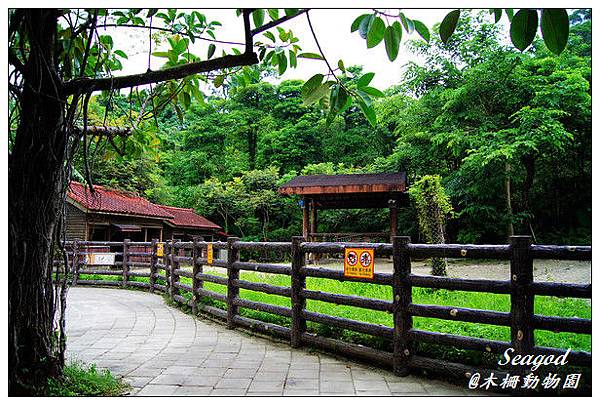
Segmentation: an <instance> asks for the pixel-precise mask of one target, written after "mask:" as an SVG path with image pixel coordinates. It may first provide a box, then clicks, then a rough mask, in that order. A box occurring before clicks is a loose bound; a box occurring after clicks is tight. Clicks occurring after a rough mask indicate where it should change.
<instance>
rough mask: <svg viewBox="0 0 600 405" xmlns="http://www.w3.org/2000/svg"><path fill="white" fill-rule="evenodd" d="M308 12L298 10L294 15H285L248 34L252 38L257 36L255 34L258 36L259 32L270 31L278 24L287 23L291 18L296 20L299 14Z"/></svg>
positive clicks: (306, 10) (306, 9)
mask: <svg viewBox="0 0 600 405" xmlns="http://www.w3.org/2000/svg"><path fill="white" fill-rule="evenodd" d="M308 10H309V9H308V8H305V9H304V10H300V11H298V13H297V14H294V15H286V16H285V17H281V18H278V19H277V20H275V21H271V22H270V23H268V24H265V25H262V26H260V27H258V28H254V29H253V30H251V31H250V34H251V35H252V36H255V35H257V34H260V33H261V32H264V31H267V30H270V29H271V28H273V27H276V26H277V25H279V24H282V23H284V22H286V21H288V20H291V19H292V18H296V17H298V16H299V15H301V14H304V13H306V12H308Z"/></svg>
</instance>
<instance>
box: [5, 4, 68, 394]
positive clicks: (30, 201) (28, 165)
mask: <svg viewBox="0 0 600 405" xmlns="http://www.w3.org/2000/svg"><path fill="white" fill-rule="evenodd" d="M25 14H26V17H25V21H26V23H25V24H26V30H25V31H26V32H25V33H23V35H25V34H26V35H28V36H29V39H30V44H31V49H30V54H29V59H28V61H27V62H26V64H25V69H24V72H23V73H24V86H23V93H22V99H21V100H20V104H21V106H22V109H21V119H20V122H19V126H18V128H17V136H16V139H15V143H14V145H13V149H12V151H11V154H10V158H9V169H8V187H9V191H8V193H9V203H8V231H9V247H8V255H9V268H8V274H9V277H8V282H9V286H8V291H9V302H8V335H9V336H8V338H9V340H8V348H9V373H8V374H9V377H8V382H9V394H10V395H33V394H42V393H44V390H45V388H46V385H47V380H48V377H49V376H52V375H56V374H57V373H60V371H61V369H62V366H63V364H62V357H61V356H58V357H57V356H56V354H55V352H54V344H53V343H54V341H55V338H54V335H53V313H54V310H55V308H54V307H53V305H54V300H53V295H54V292H53V287H52V280H51V265H52V251H53V236H54V233H55V228H56V226H57V220H58V219H59V218H60V216H59V212H60V210H61V202H62V199H61V195H62V194H63V193H64V190H63V188H64V187H63V185H64V180H65V179H64V164H65V163H64V160H65V153H66V146H67V130H66V128H65V125H64V105H65V103H66V100H64V98H63V97H62V95H61V82H60V78H59V76H58V74H57V72H56V68H55V60H54V49H55V35H56V28H57V26H56V24H57V10H48V9H34V10H27V11H26V13H25Z"/></svg>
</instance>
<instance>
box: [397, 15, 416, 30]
mask: <svg viewBox="0 0 600 405" xmlns="http://www.w3.org/2000/svg"><path fill="white" fill-rule="evenodd" d="M400 21H402V25H403V26H404V29H405V30H406V32H407V33H409V34H412V33H413V31H414V30H415V24H414V22H413V20H411V19H410V18H408V17H406V16H405V15H404V13H400Z"/></svg>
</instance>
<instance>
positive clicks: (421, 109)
mask: <svg viewBox="0 0 600 405" xmlns="http://www.w3.org/2000/svg"><path fill="white" fill-rule="evenodd" d="M585 27H587V31H586V28H585ZM589 28H590V27H589V21H588V20H585V19H584V20H583V21H581V22H579V23H578V24H576V25H574V26H573V27H572V29H571V36H570V39H569V46H568V47H567V48H566V50H565V51H564V52H563V53H562V54H561V55H560V56H559V57H557V56H554V55H552V54H551V53H549V51H548V50H547V49H546V48H544V47H543V46H539V45H538V44H537V42H536V41H534V44H533V47H532V48H534V49H535V50H536V53H533V54H531V53H530V54H527V55H520V54H517V53H515V52H514V51H512V50H510V49H508V48H507V47H506V46H504V45H502V41H501V35H500V31H499V28H498V26H496V25H495V24H493V23H490V22H489V21H488V17H487V15H486V13H465V12H462V13H461V18H460V19H459V20H458V23H457V26H456V28H455V30H454V32H453V34H452V36H451V37H450V39H449V40H448V42H447V43H446V44H444V43H442V42H441V41H440V39H439V37H437V36H435V35H434V36H432V37H431V38H430V41H429V43H428V44H427V43H425V42H423V41H422V40H418V41H410V40H409V42H408V46H409V48H410V50H411V51H412V52H414V53H416V54H419V55H421V57H422V58H423V60H424V63H423V65H416V64H414V63H413V64H409V66H408V68H407V70H406V73H405V76H404V77H405V81H404V82H403V83H400V84H399V85H398V86H395V87H392V88H390V89H388V90H386V92H385V94H384V95H383V97H379V98H378V99H377V100H376V101H375V102H374V103H373V108H374V111H375V112H376V114H377V116H378V119H379V121H378V124H377V126H376V127H375V128H373V127H372V126H371V125H370V123H369V122H368V120H367V119H365V117H364V115H363V114H362V111H361V110H360V108H359V107H358V106H355V105H352V106H350V107H349V108H348V109H346V110H345V111H344V112H342V113H341V114H340V115H339V116H338V117H336V118H334V119H331V117H330V116H329V115H328V114H325V113H323V112H322V111H321V110H320V108H318V107H317V106H314V105H312V106H307V105H305V103H304V102H303V99H302V91H303V89H304V88H305V86H306V84H305V83H304V82H302V81H299V80H292V81H282V82H281V83H279V84H269V83H267V82H264V81H263V82H261V78H264V77H267V76H269V75H271V74H272V73H271V71H270V68H269V67H267V66H264V65H260V66H258V67H254V68H252V69H251V70H245V71H240V72H239V73H237V74H233V75H230V76H229V77H228V81H227V82H226V83H225V84H224V87H226V88H227V92H226V97H223V98H222V97H213V98H211V99H209V100H206V102H205V103H197V102H193V103H192V104H191V106H190V108H189V110H188V111H187V112H186V113H185V114H184V121H183V122H179V121H178V119H177V117H176V116H175V115H173V113H171V112H169V111H168V110H167V111H165V112H164V113H162V114H161V116H160V117H159V119H158V123H159V127H160V130H158V131H156V130H155V134H156V135H155V137H156V138H158V139H160V140H161V143H160V146H158V147H154V146H151V145H152V143H151V142H148V143H147V144H146V146H144V147H143V150H149V151H153V153H154V154H155V157H154V158H153V159H147V158H146V159H141V158H139V157H137V156H139V155H138V154H136V153H135V149H132V152H131V153H129V152H128V153H127V154H126V155H125V156H124V157H122V158H120V157H116V156H113V157H110V155H109V156H108V160H106V161H103V162H100V160H99V159H97V162H96V164H95V166H94V171H96V172H97V174H96V177H95V179H97V180H98V183H100V184H109V185H111V186H118V187H121V188H124V189H126V190H129V191H136V192H138V193H140V194H142V195H146V196H148V197H150V198H151V199H152V200H153V201H156V202H161V203H166V204H174V205H178V206H187V207H194V208H195V209H196V210H197V211H198V212H200V213H201V214H202V215H205V216H207V217H209V218H210V219H211V220H213V221H215V222H217V223H219V224H220V225H222V226H224V227H225V228H226V229H227V231H228V232H230V233H233V234H237V235H240V236H244V237H245V238H248V239H252V238H254V239H278V240H283V239H286V238H287V239H289V237H290V236H292V235H293V234H299V233H300V224H301V215H300V214H301V213H300V209H299V208H298V205H297V200H296V199H294V198H288V197H284V196H280V195H278V194H277V192H276V186H269V187H270V188H269V187H267V188H264V189H260V188H259V189H258V190H250V191H249V190H248V189H247V188H246V186H245V183H244V181H243V180H242V179H243V178H244V176H246V175H247V174H249V173H251V172H252V167H253V168H254V171H255V173H267V172H268V173H270V174H269V176H272V184H275V185H279V184H282V183H284V182H285V181H286V180H289V179H291V178H292V177H293V176H294V175H297V174H304V175H308V174H338V173H339V174H342V173H364V172H394V171H406V172H407V177H408V182H409V185H411V186H412V185H413V184H414V183H415V182H416V181H417V180H418V179H419V178H421V177H422V176H424V175H430V174H437V175H439V176H441V178H442V183H443V184H444V185H445V188H446V192H447V194H448V196H449V198H450V199H451V200H452V205H453V206H454V211H455V215H453V217H452V218H451V219H450V220H449V221H448V223H447V225H446V232H447V237H448V239H449V240H451V241H454V240H456V241H460V242H468V243H477V242H479V243H481V242H486V243H493V242H505V241H506V235H507V231H506V229H507V227H508V226H509V224H511V225H514V226H515V231H516V232H526V233H531V232H532V230H533V232H534V233H535V236H536V237H537V238H538V239H540V240H547V241H548V242H550V243H555V242H557V241H558V240H561V241H567V240H572V241H573V243H574V242H576V241H586V240H589V235H590V233H589V232H590V231H589V230H590V229H591V228H590V226H591V225H590V216H589V215H590V211H589V207H590V206H589V198H590V194H589V188H588V186H587V185H588V184H590V183H589V177H588V176H589V173H591V171H590V170H591V169H590V168H591V166H590V165H591V126H590V117H591V115H590V114H591V96H590V80H591V73H590V72H591V66H590V62H589V57H588V56H586V55H587V52H588V51H587V49H588V48H586V47H585V46H584V45H585V43H586V42H585V38H588V34H587V33H588V32H589ZM438 29H439V27H437V26H435V27H434V28H433V30H434V31H433V32H437V30H438ZM344 69H345V73H344V74H343V75H341V76H340V80H341V82H342V83H343V84H344V86H345V87H346V88H353V89H359V88H360V86H359V85H358V82H360V81H361V80H363V83H366V81H367V80H370V79H371V78H372V74H371V73H363V72H362V69H361V68H360V67H355V66H344ZM363 78H364V79H363ZM414 95H418V97H414ZM102 102H103V101H102V99H101V98H99V99H98V100H97V101H95V98H93V99H92V102H91V103H90V106H94V111H95V109H96V107H95V106H97V105H100V104H102ZM119 103H120V101H119V98H113V104H114V105H118V104H119ZM108 119H109V122H110V120H112V119H118V115H117V114H115V117H114V118H113V115H112V114H109V115H108ZM92 150H93V148H92ZM76 162H79V160H77V161H76ZM125 162H127V163H125ZM77 164H78V165H79V163H77ZM77 167H78V168H79V171H80V172H83V167H82V166H77ZM557 168H560V169H557ZM115 173H116V174H117V175H115ZM528 173H529V174H528ZM251 176H252V175H251ZM111 178H112V179H111ZM236 178H237V179H238V180H235V179H236ZM116 179H118V180H116ZM507 180H508V181H509V182H510V190H509V191H510V194H507V188H506V183H507ZM568 184H574V188H569V187H568V186H567V185H568ZM507 200H510V202H511V208H512V210H511V211H509V210H507V208H506V201H507ZM257 207H261V208H260V209H258V208H257ZM364 218H369V220H368V221H365V219H364ZM399 220H400V223H399V227H400V229H403V230H404V233H406V234H409V235H411V236H413V237H414V238H417V239H418V238H419V235H420V233H419V230H418V228H417V226H416V224H417V222H418V214H417V211H416V210H415V209H414V208H413V207H406V208H402V209H401V210H400V211H399ZM387 222H388V221H387V219H386V213H385V212H384V211H383V210H339V211H338V210H327V211H323V212H322V213H321V214H320V216H319V227H320V230H321V231H327V232H356V231H358V230H361V231H373V232H379V231H383V230H386V229H387ZM586 229H587V231H586ZM561 233H562V234H563V235H572V237H573V238H574V239H568V237H567V236H559V235H560V234H561ZM586 235H588V236H586ZM423 236H424V235H423ZM424 240H428V239H427V238H424Z"/></svg>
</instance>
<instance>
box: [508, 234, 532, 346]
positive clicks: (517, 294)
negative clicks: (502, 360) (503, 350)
mask: <svg viewBox="0 0 600 405" xmlns="http://www.w3.org/2000/svg"><path fill="white" fill-rule="evenodd" d="M530 247H531V237H530V236H511V237H510V248H511V257H510V284H511V285H510V313H511V323H510V336H511V342H512V346H513V348H514V349H515V352H516V354H531V353H532V351H533V347H534V339H533V301H534V295H533V294H531V291H530V287H531V283H532V282H533V258H532V256H531V252H530Z"/></svg>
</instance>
